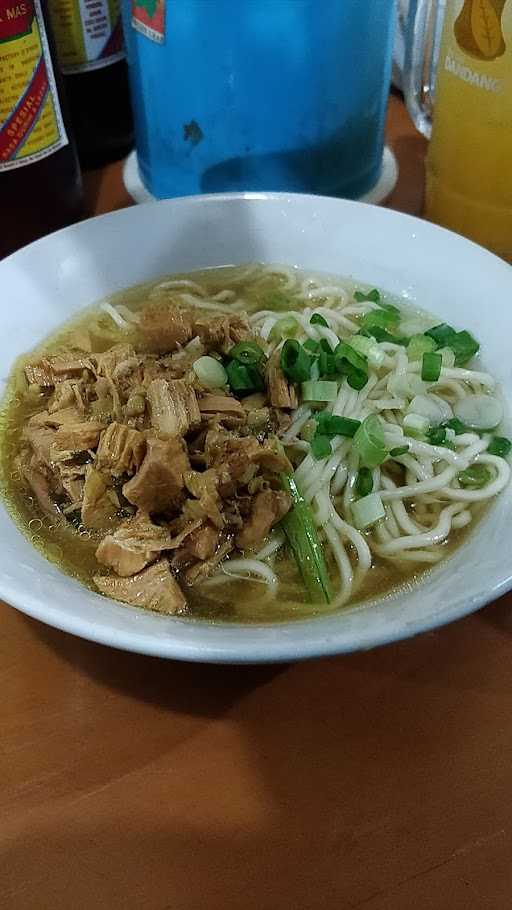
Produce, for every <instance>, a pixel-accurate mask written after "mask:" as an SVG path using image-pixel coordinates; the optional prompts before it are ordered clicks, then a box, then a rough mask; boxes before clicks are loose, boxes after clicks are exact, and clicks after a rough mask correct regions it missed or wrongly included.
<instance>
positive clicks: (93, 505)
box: [82, 465, 119, 531]
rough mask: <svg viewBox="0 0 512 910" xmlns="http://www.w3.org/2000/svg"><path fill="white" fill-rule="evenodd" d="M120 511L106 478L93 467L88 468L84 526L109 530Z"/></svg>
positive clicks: (117, 500)
mask: <svg viewBox="0 0 512 910" xmlns="http://www.w3.org/2000/svg"><path fill="white" fill-rule="evenodd" d="M118 509H119V499H118V497H117V495H116V493H115V491H114V490H112V489H110V487H109V486H108V484H107V483H106V482H105V479H104V477H103V476H102V475H101V474H100V472H99V471H97V470H96V468H93V467H92V466H91V465H89V466H88V467H87V471H86V475H85V486H84V491H83V502H82V524H83V525H84V526H85V527H86V528H93V529H94V530H97V531H103V530H105V529H106V528H108V527H109V526H110V525H111V524H112V522H113V519H114V518H115V515H116V512H117V511H118Z"/></svg>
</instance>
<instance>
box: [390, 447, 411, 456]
mask: <svg viewBox="0 0 512 910" xmlns="http://www.w3.org/2000/svg"><path fill="white" fill-rule="evenodd" d="M408 451H409V446H396V448H394V449H391V452H390V453H389V454H390V455H391V458H398V457H399V456H400V455H406V454H407V452H408Z"/></svg>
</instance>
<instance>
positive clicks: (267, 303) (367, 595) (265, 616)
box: [0, 266, 482, 623]
mask: <svg viewBox="0 0 512 910" xmlns="http://www.w3.org/2000/svg"><path fill="white" fill-rule="evenodd" d="M247 272H248V268H247V267H245V266H241V267H230V266H228V267H222V268H215V269H207V270H204V271H198V272H193V273H190V274H178V275H172V276H169V278H170V279H172V280H175V279H190V280H193V281H195V282H198V283H200V284H201V285H202V286H203V287H204V288H205V289H206V290H207V293H208V295H209V296H213V295H214V294H216V293H217V292H219V291H222V290H224V289H226V288H227V289H233V290H235V291H236V293H237V295H240V296H243V298H244V300H245V301H246V303H247V306H246V311H247V312H248V313H249V314H251V313H254V312H256V311H258V310H263V309H268V310H274V311H276V310H277V311H282V312H283V313H286V311H287V310H288V309H293V308H295V309H298V308H299V306H301V305H302V301H299V300H298V299H297V298H296V297H294V294H293V293H290V292H288V291H287V290H286V279H285V278H283V275H282V274H280V273H279V270H278V267H276V271H275V272H273V271H272V269H266V270H265V271H264V272H263V273H262V272H259V273H256V276H255V277H251V275H250V274H249V275H248V276H247ZM165 280H166V279H165V278H162V277H161V278H159V279H158V280H157V281H153V282H151V283H148V284H144V285H140V286H137V287H134V288H130V289H128V290H125V291H122V292H120V293H118V294H115V295H113V296H112V297H111V298H109V301H108V302H109V303H111V304H114V305H119V304H121V303H122V304H123V305H124V306H125V307H128V308H129V309H131V310H133V311H137V310H138V309H139V308H140V307H142V306H144V304H145V303H147V301H148V294H149V293H150V292H151V291H152V290H153V289H154V288H156V287H157V286H158V285H159V284H160V283H161V282H162V281H165ZM323 280H326V281H329V276H325V275H324V276H323ZM335 280H336V281H337V283H338V284H339V278H336V279H335ZM344 287H346V289H347V290H348V291H349V292H351V291H352V290H353V288H354V285H353V284H352V283H349V282H346V283H344ZM358 287H361V285H358ZM386 299H388V300H392V299H393V298H390V297H387V298H386ZM396 302H397V301H395V303H396ZM402 308H403V307H402ZM84 331H85V332H87V333H88V335H89V337H90V339H91V342H92V352H93V353H101V352H103V351H105V350H106V349H107V348H109V347H111V346H112V345H113V344H116V343H119V342H120V341H128V342H130V341H131V342H135V343H136V327H135V328H134V330H133V333H129V334H127V333H126V331H123V332H122V333H121V332H120V331H119V330H118V329H117V328H116V326H115V325H114V323H113V321H112V319H111V318H110V316H108V315H107V314H105V313H104V312H102V311H100V310H99V309H98V305H97V304H96V305H94V306H93V307H89V308H87V309H86V310H84V311H82V312H81V313H80V314H79V315H78V316H76V317H75V318H74V319H72V320H70V321H69V322H67V323H66V324H64V325H63V326H61V327H60V328H59V329H58V330H57V331H56V332H55V333H54V334H53V335H51V336H50V337H48V338H47V339H46V340H44V341H43V342H42V343H41V344H40V345H38V347H37V348H36V349H35V350H34V351H32V352H30V355H24V356H23V357H21V358H20V359H19V360H18V362H17V364H16V365H15V367H14V369H13V371H12V373H11V375H10V377H9V381H8V385H7V389H6V394H5V398H4V402H3V408H2V412H1V415H0V436H1V448H0V483H1V493H2V495H3V499H4V502H5V504H6V507H7V509H8V511H9V513H10V515H11V517H12V519H13V520H14V521H15V523H16V524H17V525H18V527H19V528H20V530H21V531H22V532H23V533H24V534H25V535H26V536H27V537H28V539H29V540H30V541H31V543H32V544H33V545H34V546H35V547H36V548H37V549H38V550H39V551H40V552H41V553H42V554H43V555H44V556H45V557H46V558H47V559H48V560H50V561H51V562H53V563H55V564H56V565H58V566H59V568H60V569H62V571H63V572H65V573H67V574H68V575H71V576H72V577H73V578H76V579H77V580H79V581H80V582H82V583H83V584H84V585H86V586H87V587H89V588H91V590H93V591H95V592H96V588H95V585H94V582H93V580H92V578H93V575H94V574H96V572H97V571H98V564H97V562H96V559H95V555H94V554H95V550H96V548H97V546H98V543H99V541H100V540H101V538H102V537H103V536H104V532H103V533H102V532H95V531H92V530H90V529H88V528H85V527H83V526H82V525H81V524H80V523H79V521H74V522H73V521H69V520H67V519H66V518H65V517H64V516H59V515H56V516H55V517H51V518H49V517H48V516H45V515H44V514H43V513H42V512H41V511H40V509H39V507H38V504H37V502H36V501H35V500H34V497H33V496H31V495H30V492H29V491H28V490H27V487H26V485H25V483H24V482H23V481H22V479H21V477H20V474H19V472H17V471H16V468H15V466H14V464H13V460H14V457H15V455H16V454H17V452H18V451H19V448H20V441H21V433H22V430H23V427H24V425H25V424H26V422H27V420H28V419H29V418H30V417H31V416H32V415H33V414H35V413H37V412H38V411H40V410H42V408H43V405H42V400H41V399H42V397H43V396H38V397H37V398H30V399H29V398H22V397H21V396H20V391H21V390H23V389H26V388H27V383H26V380H25V377H24V373H23V367H24V364H25V362H26V361H27V360H28V359H30V360H33V359H34V355H37V354H43V353H56V352H58V351H59V350H62V349H65V348H66V347H69V346H71V345H72V344H73V340H74V339H76V337H77V332H78V333H80V332H84ZM479 511H480V512H481V511H482V509H480V510H479ZM474 514H475V513H474ZM474 524H475V519H474V520H473V521H472V523H471V525H470V528H471V527H474ZM466 534H467V529H463V530H461V531H455V532H452V534H451V536H450V540H449V541H447V542H446V544H445V545H444V546H445V550H446V554H447V555H448V554H449V553H450V552H452V551H453V550H454V549H455V548H457V547H458V546H459V545H460V543H461V541H462V540H463V539H464V537H465V536H466ZM349 553H350V548H349ZM330 568H333V566H332V565H331V566H330ZM275 570H276V573H277V574H278V576H279V580H280V588H279V594H278V596H277V597H276V598H275V599H272V598H270V597H269V596H268V594H267V593H266V587H265V586H264V584H262V583H259V582H256V581H254V582H253V581H248V580H247V579H243V580H233V581H231V582H229V583H227V584H222V585H215V586H214V587H211V588H208V587H204V588H202V589H201V588H198V587H189V588H187V590H186V597H187V603H188V606H189V608H190V613H191V615H193V616H194V617H197V618H203V619H207V620H210V621H214V620H223V621H238V622H245V623H251V622H253V623H255V622H267V621H272V622H276V621H277V622H278V621H285V620H290V619H303V618H305V617H308V616H312V615H317V614H322V615H323V614H325V613H326V612H329V611H330V609H331V608H329V607H326V606H325V605H314V604H311V603H310V602H309V601H308V599H307V595H306V593H305V591H304V587H303V584H302V582H301V579H300V576H299V573H298V571H297V568H296V565H295V563H294V561H293V559H292V558H291V557H290V556H289V555H288V553H287V552H286V549H285V548H283V549H282V550H281V551H280V552H279V553H278V555H277V557H276V561H275ZM428 571H429V570H428V569H423V568H422V567H421V566H420V567H418V566H417V565H414V564H413V563H401V564H397V563H394V562H391V561H388V560H385V559H380V558H379V557H378V556H375V555H374V556H373V565H372V568H371V570H370V571H369V572H368V573H367V575H366V577H365V580H364V582H363V584H362V586H361V588H360V589H359V591H358V592H357V594H356V596H355V597H354V598H352V600H351V601H350V603H349V605H348V606H347V607H345V608H343V609H350V608H354V607H358V606H360V605H361V604H362V603H364V602H365V601H370V600H374V599H376V598H382V597H384V596H386V595H387V594H389V593H390V592H391V591H392V590H394V589H397V588H402V587H410V586H411V585H412V584H414V583H415V582H417V581H418V580H419V579H422V578H423V577H424V576H425V575H426V574H428Z"/></svg>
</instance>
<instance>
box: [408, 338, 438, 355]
mask: <svg viewBox="0 0 512 910" xmlns="http://www.w3.org/2000/svg"><path fill="white" fill-rule="evenodd" d="M435 349H436V343H435V341H434V339H433V338H427V336H426V335H413V336H412V338H410V339H409V344H408V345H407V357H408V358H409V360H411V361H413V360H421V359H422V357H423V355H424V354H428V353H430V352H431V351H435Z"/></svg>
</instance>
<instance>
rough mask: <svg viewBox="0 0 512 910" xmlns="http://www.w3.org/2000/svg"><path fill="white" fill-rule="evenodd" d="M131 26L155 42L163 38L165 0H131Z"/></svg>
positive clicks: (161, 40) (162, 40)
mask: <svg viewBox="0 0 512 910" xmlns="http://www.w3.org/2000/svg"><path fill="white" fill-rule="evenodd" d="M132 26H133V28H134V29H135V31H136V32H140V34H141V35H145V36H146V38H149V39H150V40H151V41H156V43H157V44H163V43H164V39H165V0H132Z"/></svg>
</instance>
